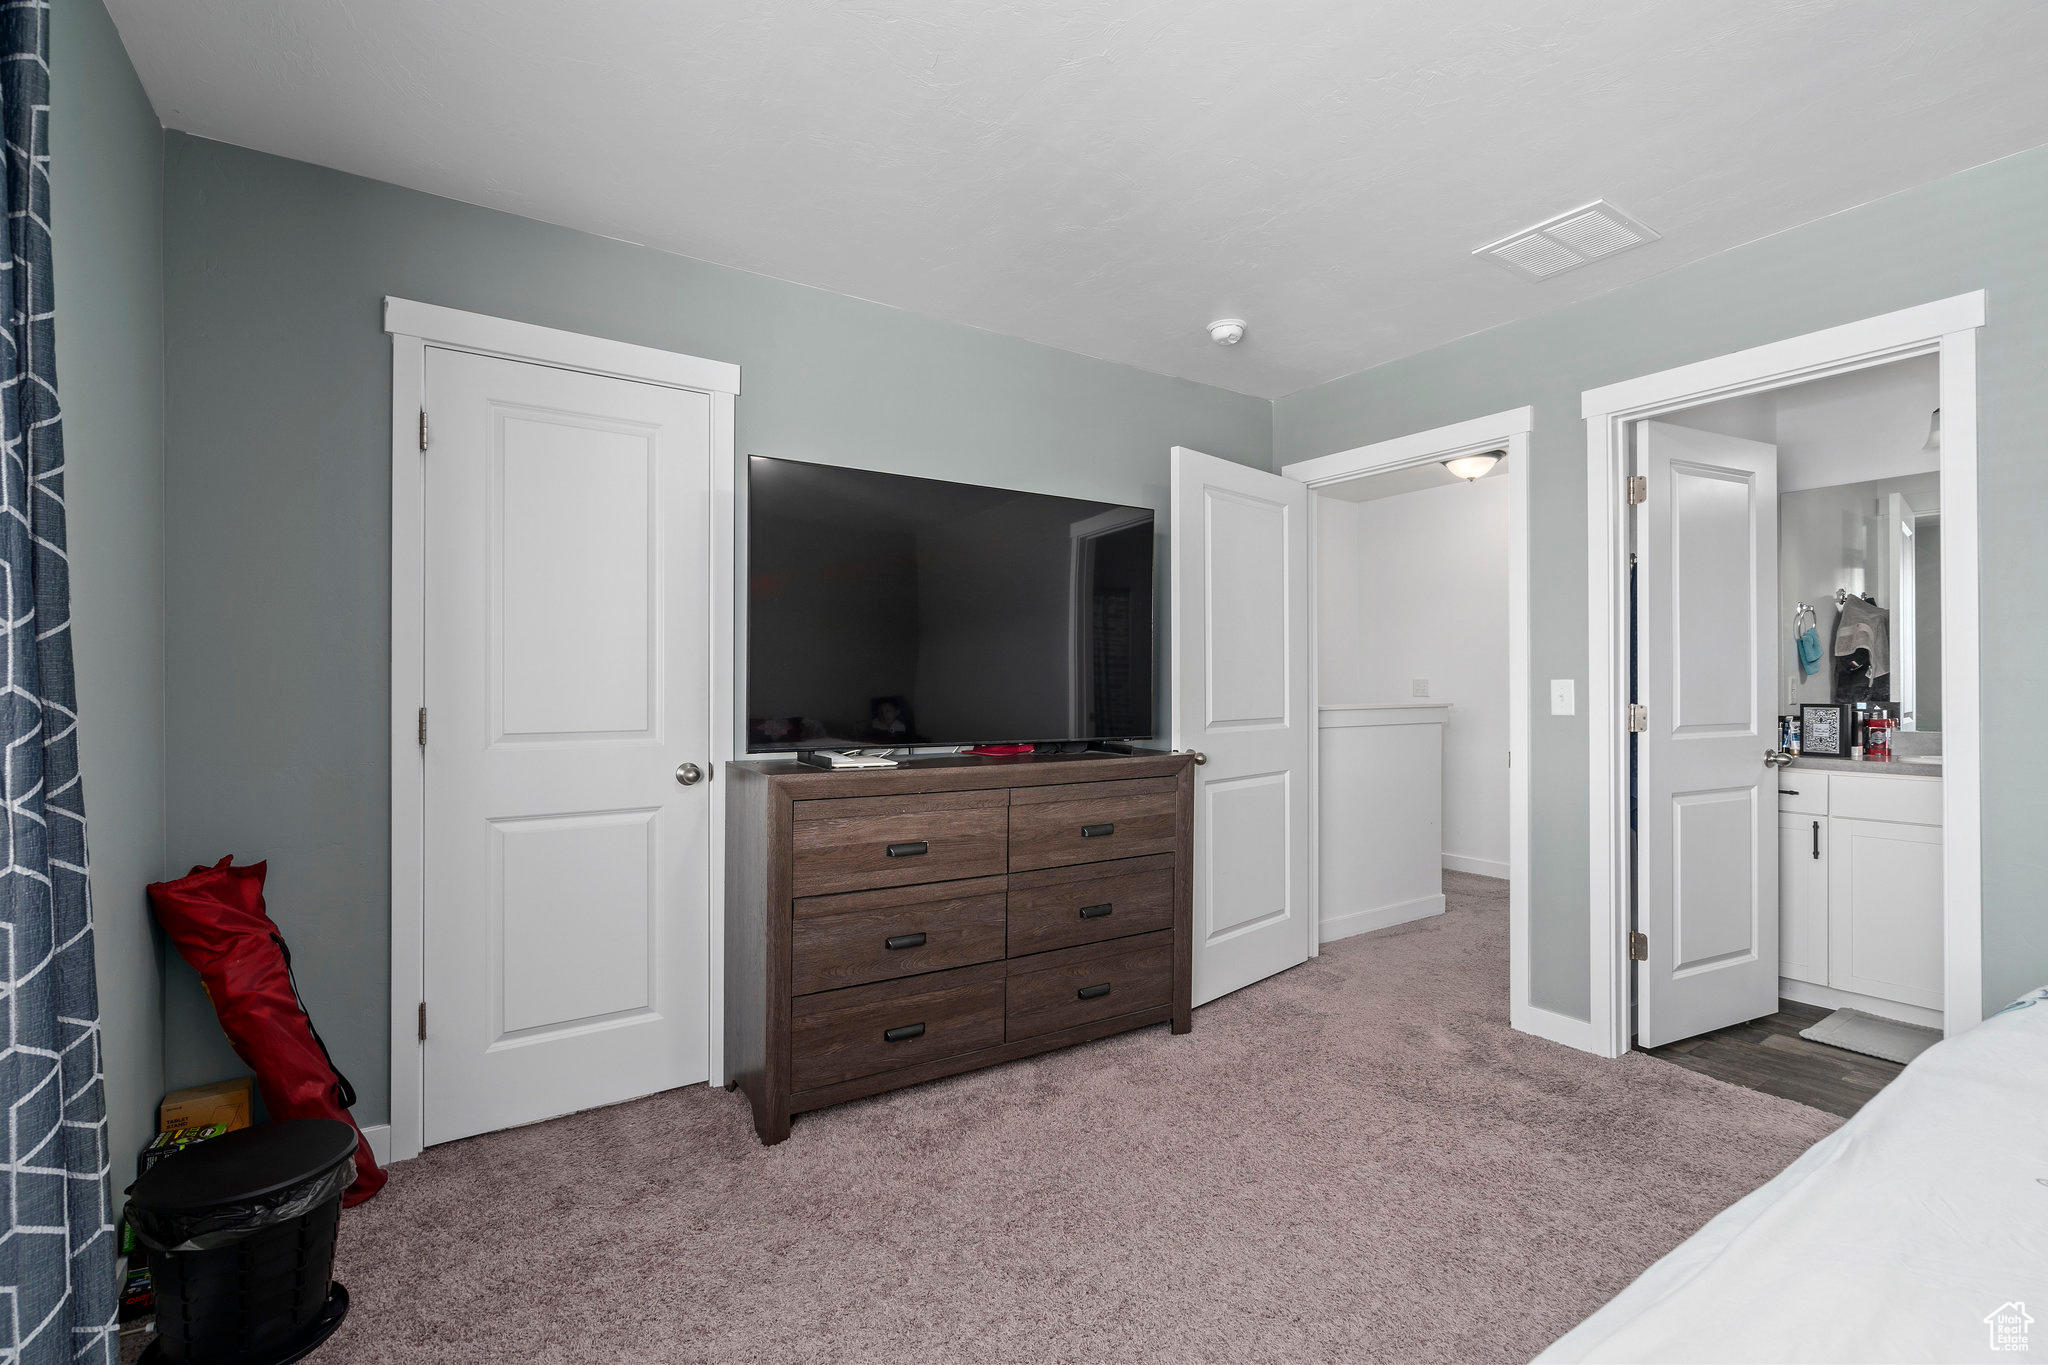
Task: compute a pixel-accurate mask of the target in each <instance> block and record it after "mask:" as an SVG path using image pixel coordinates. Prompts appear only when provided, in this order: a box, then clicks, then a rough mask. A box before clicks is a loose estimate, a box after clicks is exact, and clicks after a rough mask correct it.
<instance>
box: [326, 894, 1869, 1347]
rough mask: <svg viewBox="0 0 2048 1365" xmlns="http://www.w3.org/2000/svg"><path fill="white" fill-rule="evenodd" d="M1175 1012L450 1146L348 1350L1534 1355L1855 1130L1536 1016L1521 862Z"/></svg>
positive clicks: (438, 1157) (384, 1266) (371, 1242)
mask: <svg viewBox="0 0 2048 1365" xmlns="http://www.w3.org/2000/svg"><path fill="white" fill-rule="evenodd" d="M1445 881H1446V883H1447V886H1446V889H1447V891H1448V892H1449V893H1450V898H1451V908H1450V911H1449V912H1448V913H1447V914H1445V915H1443V916H1440V917H1438V918H1435V919H1431V920H1425V921H1422V922H1419V923H1415V924H1409V925H1402V926H1399V927H1397V928H1393V929H1387V930H1382V931H1381V932H1379V933H1375V934H1369V935H1364V936H1361V937H1358V938H1352V939H1348V940H1345V941H1343V942H1340V943H1336V944H1333V945H1331V946H1330V948H1329V949H1328V950H1327V951H1325V952H1324V954H1323V955H1322V956H1321V957H1319V958H1316V959H1315V960H1313V961H1311V962H1309V963H1307V964H1305V965H1304V966H1301V967H1297V968H1295V969H1294V970H1292V971H1290V972H1287V973H1284V974H1283V975H1281V976H1278V977H1275V978H1273V979H1272V980H1270V981H1266V982H1263V983H1261V984H1259V985H1256V986H1252V987H1250V988H1248V989H1246V990H1243V991H1240V992H1238V993H1237V994H1236V995H1233V996H1230V997H1227V998H1226V999H1223V1000H1219V1001H1217V1002H1216V1003H1214V1004H1212V1005H1209V1006H1208V1007H1206V1008H1204V1009H1201V1010H1199V1011H1197V1012H1196V1014H1195V1029H1194V1032H1193V1033H1192V1034H1190V1035H1187V1036H1185V1037H1180V1038H1175V1037H1172V1036H1170V1035H1169V1034H1168V1033H1167V1031H1166V1029H1165V1028H1164V1026H1161V1027H1158V1028H1153V1029H1147V1030H1145V1031H1143V1032H1141V1033H1137V1034H1130V1035H1126V1036H1123V1037H1120V1038H1113V1039H1107V1040H1104V1041H1102V1042H1098V1043H1093V1044H1089V1045H1087V1046H1084V1047H1081V1048H1078V1049H1075V1050H1072V1051H1068V1052H1064V1053H1056V1054H1053V1055H1051V1056H1047V1057H1043V1058H1039V1059H1036V1060H1032V1061H1026V1062H1019V1063H1014V1064H1012V1065H1010V1066H1006V1067H1000V1068H997V1069H995V1070H993V1071H989V1072H983V1073H980V1074H977V1075H972V1076H964V1077H959V1078H956V1079H954V1080H949V1081H943V1082H938V1083H935V1084H931V1085H925V1086H919V1087H916V1088H914V1089H911V1090H907V1091H902V1092H899V1093H897V1094H894V1095H888V1096H883V1097H881V1098H878V1099H874V1100H867V1101H863V1102H860V1103H856V1104H851V1105H847V1106H844V1107H842V1108H839V1109H835V1110H827V1111H824V1112H822V1113H818V1114H812V1115H807V1116H803V1117H800V1118H799V1119H798V1120H797V1121H796V1125H795V1128H794V1130H793V1131H792V1134H791V1136H790V1139H789V1141H788V1142H786V1143H784V1144H782V1145H781V1146H778V1147H774V1148H763V1147H761V1146H760V1145H759V1144H758V1143H757V1142H756V1141H755V1139H754V1134H753V1128H752V1126H751V1124H750V1123H749V1121H748V1119H747V1115H746V1111H745V1106H744V1104H743V1102H742V1101H741V1099H740V1098H739V1097H738V1096H735V1095H729V1094H727V1093H725V1092H724V1091H723V1090H711V1089H707V1088H705V1087H702V1086H696V1087H692V1088H689V1089H686V1090H680V1091H674V1092H671V1093H668V1094H664V1095H657V1096H655V1097H653V1098H651V1099H646V1100H641V1101H637V1102H635V1103H632V1104H625V1105H619V1106H617V1107H615V1108H611V1109H606V1110H601V1111H598V1112H594V1113H588V1114H580V1115H576V1116H574V1117H571V1118H566V1119H560V1120H557V1121H555V1122H552V1123H546V1124H541V1125H538V1126H535V1127H532V1128H525V1129H520V1130H516V1131H512V1132H506V1133H496V1134H491V1135H488V1136H485V1137H480V1138H473V1139H470V1140H468V1141H464V1142H457V1143H451V1144H448V1145H446V1146H441V1147H436V1148H434V1149H432V1150H431V1151H429V1152H427V1153H426V1154H425V1155H424V1156H422V1157H420V1158H418V1159H417V1160H414V1161H409V1162H405V1163H402V1164H400V1165H398V1166H397V1167H396V1168H395V1169H394V1170H393V1171H392V1174H391V1183H390V1185H389V1187H388V1188H387V1189H386V1190H385V1191H384V1193H383V1194H381V1195H380V1196H378V1197H377V1198H376V1199H373V1200H371V1201H370V1202H369V1203H368V1204H366V1205H364V1206H363V1207H361V1208H359V1209H355V1210H352V1211H350V1212H349V1213H348V1214H347V1215H346V1216H345V1217H344V1218H343V1221H342V1228H341V1249H340V1257H339V1264H338V1267H337V1272H336V1273H337V1277H338V1278H339V1279H341V1280H342V1281H343V1282H344V1283H345V1284H346V1285H347V1286H348V1288H349V1291H350V1293H351V1294H352V1295H353V1298H354V1308H353V1310H352V1311H351V1312H350V1314H349V1318H348V1321H347V1322H346V1323H345V1324H344V1325H343V1327H342V1329H341V1331H340V1332H339V1333H338V1334H337V1335H336V1336H335V1337H334V1339H333V1340H332V1342H331V1343H330V1344H329V1346H328V1347H327V1348H326V1349H325V1350H323V1351H322V1352H321V1353H320V1355H319V1357H318V1358H319V1359H321V1360H334V1361H337V1362H339V1361H351V1362H365V1363H366V1365H387V1363H388V1365H397V1363H398V1362H420V1361H433V1362H442V1361H448V1362H455V1361H461V1362H475V1361H493V1362H585V1361H604V1362H614V1361H616V1362H657V1361H658V1362H680V1361H717V1362H726V1361H735V1362H737V1361H799V1362H828V1361H829V1362H966V1361H1019V1362H1023V1361H1034V1362H1035V1361H1075V1362H1080V1361H1087V1362H1094V1361H1106V1360H1117V1361H1161V1362H1166V1361H1171V1362H1176V1365H1179V1363H1180V1362H1229V1363H1230V1365H1242V1363H1243V1362H1247V1361H1302V1362H1309V1361H1318V1362H1319V1361H1401V1362H1424V1361H1446V1362H1452V1361H1456V1362H1469V1361H1525V1360H1527V1359H1528V1358H1529V1357H1530V1356H1531V1355H1533V1354H1534V1353H1535V1352H1536V1351H1538V1350H1540V1349H1541V1348H1542V1347H1544V1346H1545V1345H1547V1344H1548V1343H1549V1342H1551V1341H1552V1340H1553V1339H1555V1338H1556V1337H1558V1336H1559V1335H1561V1334H1562V1333H1563V1332H1565V1331H1566V1330H1567V1329H1569V1328H1570V1327H1571V1326H1573V1325H1574V1324H1575V1323H1577V1322H1578V1321H1579V1320H1580V1319H1581V1318H1583V1317H1584V1316H1585V1315H1586V1314H1588V1313H1589V1312H1591V1311H1592V1310H1593V1309H1595V1308H1597V1307H1598V1306H1599V1305H1600V1304H1601V1303H1603V1302H1604V1301H1605V1300H1606V1299H1607V1298H1609V1297H1610V1296H1611V1295H1613V1294H1614V1293H1615V1292H1616V1291H1617V1290H1619V1289H1620V1288H1621V1287H1622V1286H1623V1285H1625V1284H1626V1283H1628V1281H1629V1280H1631V1279H1632V1278H1634V1277H1635V1276H1636V1275H1637V1274H1638V1273H1640V1272H1641V1271H1642V1270H1643V1269H1644V1268H1645V1267H1647V1266H1648V1265H1649V1264H1650V1263H1651V1262H1652V1261H1654V1260H1655V1259H1656V1258H1657V1257H1659V1256H1661V1255H1663V1254H1664V1253H1665V1252H1666V1251H1668V1250H1670V1249H1671V1248H1672V1247H1673V1246H1675V1245H1677V1243H1678V1242H1680V1241H1681V1240H1683V1239H1684V1238H1685V1237H1686V1236H1687V1235H1688V1234H1690V1233H1691V1232H1692V1231H1693V1230H1694V1229H1696V1228H1698V1227H1699V1226H1700V1225H1701V1224H1702V1223H1704V1222H1705V1221H1706V1220H1707V1219H1708V1218H1710V1217H1711V1216H1712V1215H1713V1214H1715V1213H1716V1212H1718V1211H1720V1210H1721V1209H1723V1208H1725V1207H1726V1206H1727V1205H1728V1204H1730V1203H1732V1202H1733V1201H1735V1200H1736V1199H1737V1198H1739V1197H1741V1196H1742V1195H1743V1194H1745V1193H1747V1192H1748V1191H1750V1190H1752V1189H1754V1188H1756V1187H1757V1186H1758V1185H1760V1184H1762V1183H1763V1182H1764V1181H1765V1180H1767V1179H1768V1178H1769V1177H1770V1176H1772V1175H1773V1174H1775V1173H1776V1172H1777V1171H1778V1170H1780V1169H1781V1168H1782V1167H1784V1166H1785V1165H1786V1163H1788V1162H1789V1161H1790V1160H1791V1159H1792V1158H1793V1157H1794V1156H1796V1155H1797V1154H1798V1153H1799V1152H1800V1151H1802V1150H1803V1149H1804V1148H1806V1147H1807V1146H1808V1145H1810V1144H1811V1143H1813V1142H1814V1141H1815V1140H1816V1139H1818V1138H1820V1137H1821V1136H1823V1135H1824V1134H1826V1133H1827V1132H1829V1131H1830V1130H1831V1129H1833V1128H1834V1127H1835V1126H1836V1124H1837V1123H1838V1122H1839V1120H1838V1119H1836V1118H1834V1117H1833V1116H1832V1115H1829V1114H1824V1113H1821V1112H1819V1111H1818V1110H1813V1109H1808V1108H1805V1107H1804V1106H1801V1105H1797V1104H1793V1103H1791V1102H1790V1101H1787V1100H1781V1099H1777V1098H1775V1097H1773V1096H1770V1095H1764V1094H1759V1093H1757V1092H1754V1091H1749V1090H1743V1089H1738V1088H1736V1087H1734V1086H1730V1085H1725V1084H1723V1083H1721V1082H1719V1081H1715V1080H1712V1079H1709V1078H1708V1077H1705V1076H1701V1075H1697V1074H1695V1073H1693V1072H1690V1071H1686V1070H1682V1069H1681V1068H1679V1067H1675V1066H1671V1065H1668V1064H1667V1063H1664V1062H1661V1061H1658V1060H1656V1059H1655V1058H1651V1057H1647V1056H1643V1055H1641V1054H1632V1055H1630V1056H1627V1057H1623V1058H1621V1059H1619V1060H1616V1061H1605V1060H1601V1059H1598V1058H1595V1057H1590V1056H1587V1055H1584V1054H1582V1053H1578V1052H1575V1051H1572V1050H1570V1049H1568V1048H1564V1047H1560V1046H1558V1045H1556V1044H1554V1043H1548V1042H1545V1041H1543V1040H1541V1039H1539V1038H1533V1037H1528V1036H1526V1035H1523V1034H1517V1033H1514V1032H1512V1031H1510V1030H1509V1028H1508V1022H1507V997H1508V963H1507V953H1508V945H1507V903H1506V896H1505V886H1506V884H1505V883H1503V882H1497V881H1491V880H1488V879H1485V878H1477V877H1467V876H1461V875H1456V874H1451V875H1447V876H1446V878H1445Z"/></svg>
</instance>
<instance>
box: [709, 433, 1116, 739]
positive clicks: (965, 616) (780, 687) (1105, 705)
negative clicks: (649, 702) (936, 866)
mask: <svg viewBox="0 0 2048 1365" xmlns="http://www.w3.org/2000/svg"><path fill="white" fill-rule="evenodd" d="M1152 548H1153V540H1152V512H1151V510H1150V509H1149V508H1143V507H1119V506H1116V505H1115V504H1112V503H1103V502H1087V501H1083V500H1081V499H1078V498H1055V497H1048V496H1046V495H1044V494H1040V493H1016V492H1011V491H1008V490H1005V489H1000V488H980V487H976V486H974V485H971V484H964V483H947V482H944V481H941V480H938V479H916V478H909V477H906V476H904V475H900V474H875V473H870V472H867V471H863V470H857V469H841V468H837V467H834V466H830V465H818V464H806V463H803V462H800V461H796V460H776V459H767V458H764V457H761V456H755V457H753V458H751V459H750V460H749V461H748V478H747V555H748V566H747V735H748V743H747V747H748V749H749V750H750V751H752V752H756V753H762V752H773V751H789V750H796V749H833V748H898V747H907V746H912V745H932V746H949V745H970V744H999V743H1021V742H1031V743H1059V742H1077V741H1082V740H1106V739H1114V740H1135V739H1147V738H1150V737H1151V736H1152V734H1153V733H1154V727H1153V719H1152V620H1153V597H1152V558H1153V555H1152Z"/></svg>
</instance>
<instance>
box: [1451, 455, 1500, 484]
mask: <svg viewBox="0 0 2048 1365" xmlns="http://www.w3.org/2000/svg"><path fill="white" fill-rule="evenodd" d="M1506 454H1507V452H1506V451H1505V450H1489V451H1486V452H1484V453H1482V454H1479V455H1459V456H1455V457H1453V458H1452V459H1448V460H1445V461H1443V462H1442V464H1443V467H1444V468H1445V469H1448V470H1450V471H1451V473H1453V474H1455V475H1456V476H1457V477H1459V478H1461V479H1463V480H1464V481H1465V482H1466V483H1476V482H1478V481H1479V480H1480V479H1481V478H1482V477H1484V476H1485V475H1486V474H1488V473H1489V472H1491V471H1492V469H1493V467H1494V466H1495V465H1497V464H1499V463H1500V462H1501V458H1502V457H1503V456H1505V455H1506Z"/></svg>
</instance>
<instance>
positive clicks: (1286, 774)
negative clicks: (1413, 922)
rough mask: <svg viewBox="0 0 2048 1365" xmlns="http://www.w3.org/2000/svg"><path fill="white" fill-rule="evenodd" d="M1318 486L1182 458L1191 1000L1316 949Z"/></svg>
mask: <svg viewBox="0 0 2048 1365" xmlns="http://www.w3.org/2000/svg"><path fill="white" fill-rule="evenodd" d="M1308 515H1309V513H1308V488H1307V486H1306V485H1305V484H1302V483H1300V482H1299V481H1297V480H1294V479H1289V478H1283V477H1281V476H1280V475H1278V474H1269V473H1266V472H1265V471H1263V470H1258V469H1251V468H1248V467H1246V466H1244V465H1241V464H1234V463H1232V462H1230V461H1228V460H1219V459H1217V458H1215V457H1214V456H1210V455H1203V454H1200V453H1198V452H1196V451H1192V450H1184V449H1182V448H1180V447H1178V446H1176V447H1175V448H1174V451H1173V522H1172V534H1171V542H1170V543H1171V546H1172V561H1173V562H1172V571H1171V579H1172V585H1173V730H1174V733H1173V743H1174V747H1175V748H1178V749H1193V750H1196V751H1198V752H1200V753H1202V754H1204V755H1206V761H1205V762H1204V763H1202V764H1201V765H1200V766H1199V767H1197V768H1196V770H1195V850H1196V852H1195V860H1196V861H1195V867H1196V872H1195V905H1194V919H1195V933H1194V940H1195V942H1194V1002H1195V1003H1196V1004H1197V1005H1200V1004H1205V1003H1207V1002H1208V1001H1211V1000H1214V999H1216V998H1217V997H1218V996H1222V995H1228V994H1229V993H1230V992H1232V991H1234V990H1237V989H1238V988H1239V987H1241V986H1247V985H1250V984H1251V983H1252V982H1254V981H1258V980H1261V979H1263V978H1265V977H1268V976H1271V975H1273V974H1274V973H1275V972H1279V971H1284V970H1286V969H1287V968H1289V967H1292V966H1294V965H1296V964H1297V963H1300V962H1304V961H1306V960H1307V958H1308V954H1309V923H1308V812H1309V802H1308V772H1309V746H1310V745H1311V744H1312V743H1313V742H1314V739H1315V729H1316V727H1315V717H1314V716H1313V715H1311V714H1310V713H1309V680H1308Z"/></svg>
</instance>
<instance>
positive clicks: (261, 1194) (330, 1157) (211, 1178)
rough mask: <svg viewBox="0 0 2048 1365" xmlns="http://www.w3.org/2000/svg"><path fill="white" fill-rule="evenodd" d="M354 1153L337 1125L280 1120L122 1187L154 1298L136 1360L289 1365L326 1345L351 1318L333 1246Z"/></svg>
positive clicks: (197, 1150)
mask: <svg viewBox="0 0 2048 1365" xmlns="http://www.w3.org/2000/svg"><path fill="white" fill-rule="evenodd" d="M355 1150H356V1133H355V1129H353V1128H351V1127H349V1125H347V1124H346V1123H341V1122H337V1121H336V1120H334V1119H287V1120H284V1121H283V1122H280V1123H265V1124H260V1125H258V1126H257V1127H254V1128H244V1129H242V1130H241V1131H240V1132H235V1133H228V1134H226V1135H225V1136H223V1137H217V1138H214V1139H213V1140H212V1141H210V1142H202V1143H200V1144H198V1145H197V1146H194V1147H189V1148H187V1149H185V1150H184V1151H182V1152H179V1153H178V1154H177V1155H176V1156H172V1157H167V1158H165V1159H164V1160H162V1161H160V1162H158V1163H157V1164H156V1165H154V1166H152V1167H150V1168H149V1170H147V1171H145V1172H144V1173H143V1175H142V1178H141V1179H139V1180H137V1181H136V1182H135V1183H134V1184H133V1185H131V1186H129V1187H128V1224H129V1226H130V1227H132V1228H134V1229H135V1237H136V1240H137V1241H138V1242H140V1243H141V1244H142V1245H143V1247H145V1248H146V1249H147V1250H148V1252H149V1276H150V1281H151V1283H152V1286H153V1287H154V1289H155V1291H156V1341H155V1343H154V1344H153V1345H151V1346H150V1348H149V1350H148V1352H147V1353H145V1355H144V1356H143V1359H144V1360H145V1361H161V1362H163V1363H164V1365H286V1362H289V1361H294V1360H302V1359H304V1358H305V1357H306V1356H307V1355H309V1354H311V1353H312V1351H313V1349H314V1348H315V1347H317V1346H318V1345H319V1344H320V1343H321V1342H323V1341H325V1340H326V1339H327V1338H328V1337H329V1336H330V1335H332V1334H333V1332H334V1329H335V1328H336V1327H338V1326H340V1325H341V1319H342V1316H343V1314H345V1313H347V1312H348V1291H347V1290H345V1289H343V1288H342V1287H341V1286H340V1285H338V1284H335V1283H333V1275H334V1237H335V1232H336V1230H337V1229H338V1228H339V1227H340V1224H341V1192H342V1191H343V1190H345V1189H347V1188H348V1185H349V1182H350V1181H351V1180H353V1179H355V1164H354V1157H355Z"/></svg>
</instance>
